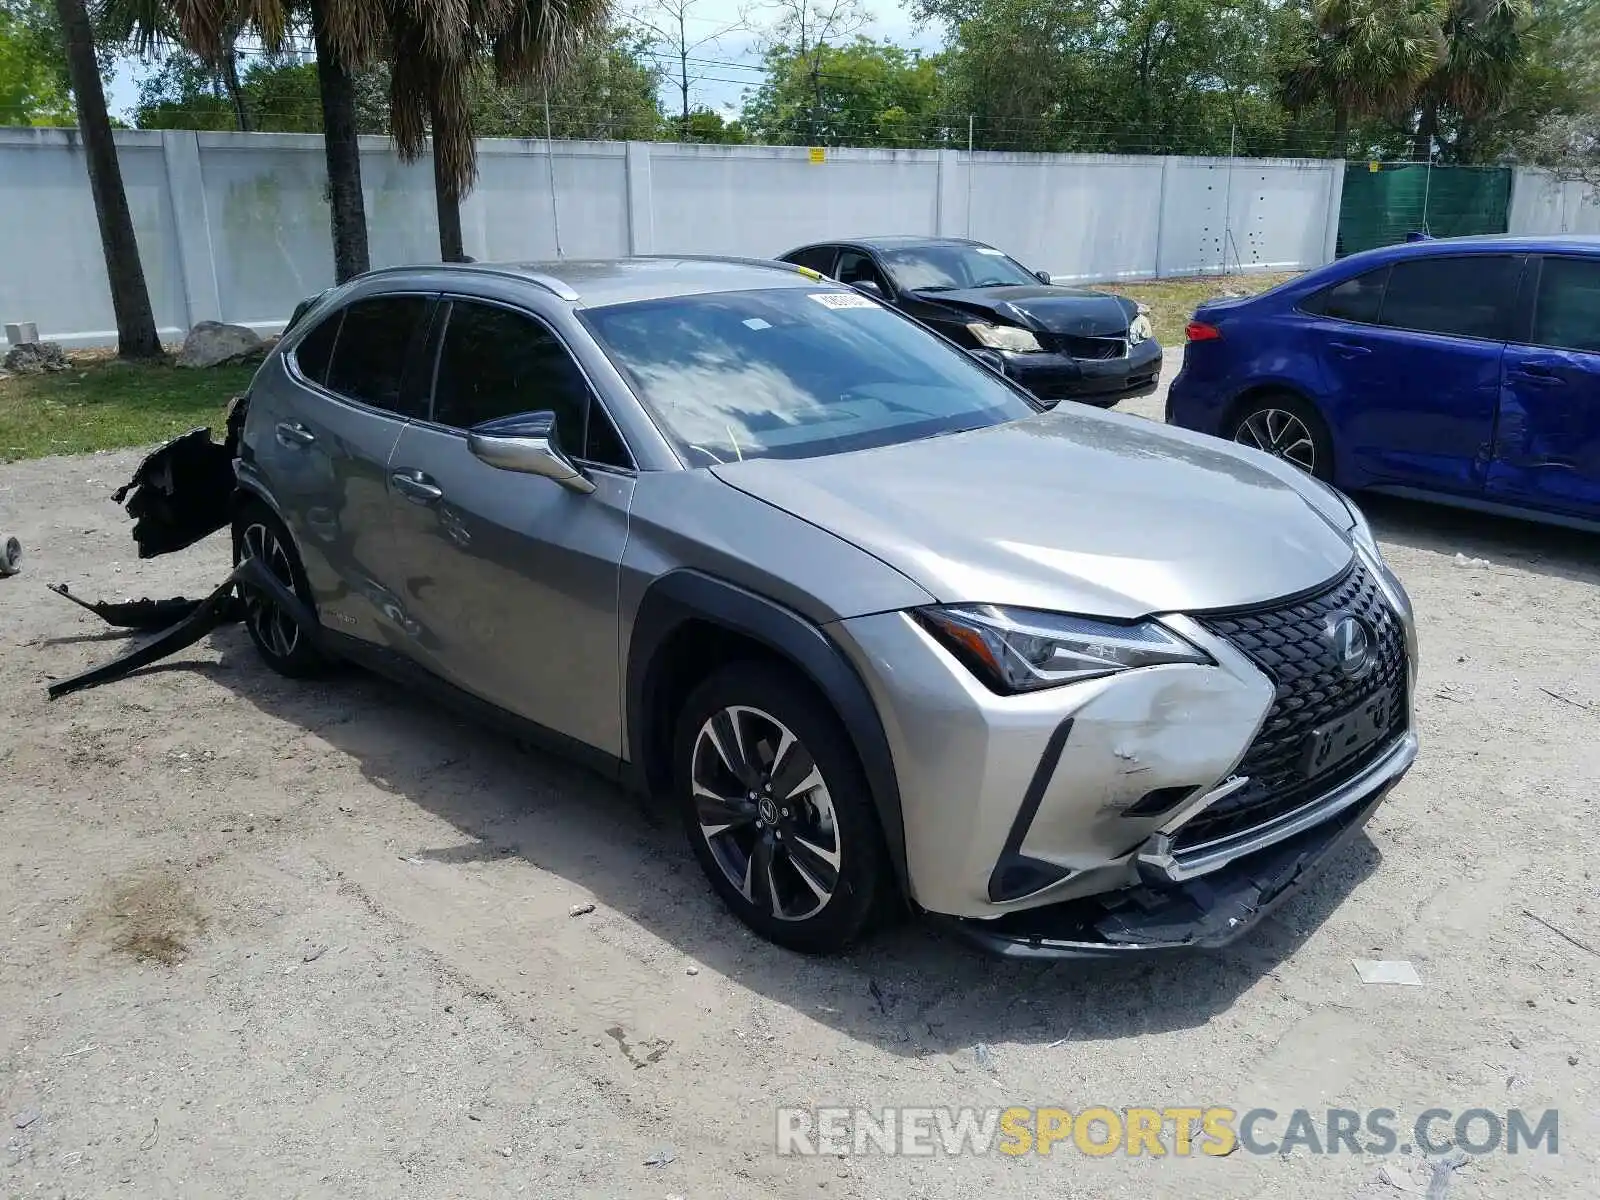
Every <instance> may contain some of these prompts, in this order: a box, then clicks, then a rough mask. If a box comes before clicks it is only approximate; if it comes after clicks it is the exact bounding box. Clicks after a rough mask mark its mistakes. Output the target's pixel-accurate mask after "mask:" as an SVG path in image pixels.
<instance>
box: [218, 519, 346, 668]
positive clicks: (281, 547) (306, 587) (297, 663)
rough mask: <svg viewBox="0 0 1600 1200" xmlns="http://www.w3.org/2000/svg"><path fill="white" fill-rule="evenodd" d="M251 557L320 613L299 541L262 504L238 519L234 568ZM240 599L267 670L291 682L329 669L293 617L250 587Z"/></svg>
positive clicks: (245, 621) (242, 590)
mask: <svg viewBox="0 0 1600 1200" xmlns="http://www.w3.org/2000/svg"><path fill="white" fill-rule="evenodd" d="M247 558H256V559H260V560H261V562H262V563H263V564H265V566H266V568H267V570H268V571H270V572H272V574H273V576H274V577H275V578H276V579H277V580H278V582H279V583H281V584H283V586H284V587H286V588H288V589H289V590H290V591H291V592H293V593H294V594H295V595H296V596H298V597H299V598H300V603H301V604H303V605H305V607H306V608H307V609H308V610H309V611H313V612H314V611H315V609H314V607H313V605H312V600H311V585H310V584H309V583H308V582H307V581H306V573H305V568H304V567H302V566H301V565H300V552H299V551H298V550H296V549H295V545H294V540H293V539H292V538H291V537H290V536H289V531H288V529H287V528H285V526H284V524H283V522H282V521H280V520H279V519H278V517H277V514H275V513H274V512H273V511H272V510H271V509H270V508H268V507H267V506H266V505H265V504H262V503H261V502H260V501H259V500H251V501H248V502H247V503H246V504H245V506H244V507H243V508H242V509H241V510H240V512H239V514H238V515H237V516H236V517H235V518H234V520H233V562H234V565H235V566H238V565H239V564H240V563H241V562H243V561H244V560H245V559H247ZM240 599H241V600H242V601H243V603H244V625H245V629H246V630H247V631H248V632H249V634H250V640H251V641H252V642H254V643H255V645H256V650H257V652H259V653H260V655H261V657H262V659H263V661H265V662H266V664H267V666H269V667H271V668H272V669H273V670H274V671H276V672H278V674H280V675H286V676H288V677H289V678H290V679H309V678H311V677H313V676H316V675H320V674H321V673H322V672H323V671H325V670H326V669H327V666H328V660H327V659H326V658H324V657H323V656H322V654H321V652H320V651H318V650H317V648H316V647H315V646H314V645H312V642H311V638H310V637H309V636H308V635H307V632H306V631H305V630H303V629H301V628H300V626H299V625H298V624H296V623H295V621H294V619H293V618H292V617H290V616H289V614H288V613H286V612H284V611H283V610H282V609H281V608H279V607H278V606H277V605H276V604H274V603H273V602H272V601H271V600H268V599H266V598H265V597H263V596H261V595H259V594H257V593H255V592H254V591H253V590H252V589H249V588H240Z"/></svg>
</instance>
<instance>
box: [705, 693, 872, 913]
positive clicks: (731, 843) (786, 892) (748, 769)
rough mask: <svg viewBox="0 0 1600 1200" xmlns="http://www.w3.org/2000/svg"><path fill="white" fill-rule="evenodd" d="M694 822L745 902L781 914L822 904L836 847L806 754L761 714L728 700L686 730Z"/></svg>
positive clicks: (832, 817)
mask: <svg viewBox="0 0 1600 1200" xmlns="http://www.w3.org/2000/svg"><path fill="white" fill-rule="evenodd" d="M690 781H691V786H692V788H693V791H694V805H695V816H696V821H697V823H698V824H699V828H700V835H701V836H702V837H703V838H705V839H706V844H707V845H708V846H709V847H710V848H711V856H712V858H713V859H715V861H716V864H717V866H718V867H719V868H720V869H721V870H722V873H723V874H724V875H726V876H727V878H728V881H729V882H730V883H732V884H733V886H734V887H735V888H737V889H738V890H739V892H740V894H741V895H743V896H744V898H745V899H746V900H748V901H749V902H750V903H751V904H753V905H755V907H756V908H757V909H759V910H761V911H762V912H766V913H770V914H771V915H772V916H774V917H776V918H778V919H779V920H783V921H803V920H805V919H806V918H808V917H812V916H815V915H816V914H817V913H819V912H821V911H822V909H823V908H824V907H826V906H827V903H828V901H829V900H831V899H832V898H833V894H834V891H835V890H836V889H837V888H838V886H839V863H840V857H841V853H842V850H843V846H842V845H841V842H840V835H839V822H838V820H837V816H836V813H835V811H834V806H833V798H832V796H831V795H830V794H829V792H828V785H827V783H826V782H825V781H824V780H823V778H822V772H821V771H820V770H819V769H818V767H817V764H816V760H815V759H814V758H812V756H811V753H810V751H809V750H807V749H806V747H805V746H804V745H803V744H802V743H801V741H800V739H799V738H798V737H796V736H795V734H794V732H793V731H792V730H790V729H789V727H788V726H786V725H785V724H784V723H783V722H782V721H780V720H778V719H777V718H776V717H774V716H773V715H772V714H771V713H768V712H763V711H762V710H761V709H759V708H751V707H748V706H745V705H733V706H729V707H727V708H723V709H721V710H720V711H718V712H716V713H714V714H712V716H711V717H710V719H709V720H707V721H706V722H705V724H704V725H702V726H701V727H700V732H699V734H698V735H697V736H696V738H695V745H694V757H693V761H692V765H691V773H690Z"/></svg>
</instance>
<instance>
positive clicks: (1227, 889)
mask: <svg viewBox="0 0 1600 1200" xmlns="http://www.w3.org/2000/svg"><path fill="white" fill-rule="evenodd" d="M1391 786H1393V785H1392V784H1390V785H1387V786H1385V787H1383V788H1381V789H1380V790H1378V791H1377V792H1375V793H1374V794H1373V795H1372V796H1370V797H1369V798H1368V799H1367V800H1366V802H1365V803H1362V804H1360V805H1358V806H1353V807H1351V808H1350V809H1347V810H1346V811H1345V812H1344V813H1342V814H1340V815H1339V816H1337V817H1334V818H1333V819H1331V820H1329V821H1325V822H1323V823H1322V824H1320V825H1316V826H1313V827H1312V828H1310V829H1308V830H1306V831H1305V832H1304V833H1302V834H1300V835H1298V836H1296V837H1293V838H1289V839H1287V840H1285V841H1282V842H1279V843H1278V844H1277V845H1275V846H1272V847H1271V848H1269V849H1267V850H1263V851H1260V852H1259V853H1256V854H1252V855H1249V856H1248V857H1245V858H1240V859H1237V860H1235V861H1234V862H1232V863H1229V864H1228V865H1227V866H1226V867H1223V868H1221V869H1220V870H1217V871H1213V872H1211V873H1210V874H1207V875H1203V876H1200V877H1198V878H1195V879H1190V880H1186V881H1185V882H1183V883H1180V884H1176V885H1173V886H1171V887H1162V888H1157V887H1153V886H1140V887H1134V888H1127V889H1124V890H1122V891H1116V892H1108V893H1105V894H1103V895H1099V896H1087V897H1084V898H1082V899H1078V900H1068V901H1065V902H1063V903H1061V904H1049V905H1044V906H1043V907H1040V908H1031V909H1025V910H1022V911H1020V912H1013V913H1007V914H1006V915H1005V916H1003V917H998V918H995V919H993V920H978V919H973V918H962V917H947V916H937V915H935V916H934V918H933V919H934V920H935V922H936V923H937V924H939V925H940V926H942V927H944V928H945V929H947V930H949V931H950V932H951V933H953V934H954V935H955V936H957V937H958V938H960V939H961V940H963V941H966V942H968V943H970V944H972V945H973V946H975V947H976V948H978V949H980V950H982V951H984V952H986V953H989V954H993V955H997V956H999V957H1003V958H1035V959H1050V958H1125V957H1127V956H1129V955H1130V954H1131V955H1135V956H1137V955H1141V954H1148V953H1155V952H1160V951H1172V950H1184V949H1216V948H1218V947H1220V946H1225V945H1227V944H1228V943H1230V942H1232V941H1234V940H1236V939H1237V938H1239V937H1242V936H1243V935H1244V934H1245V933H1246V932H1248V931H1249V930H1250V929H1251V928H1252V927H1254V926H1255V925H1256V924H1258V923H1259V922H1260V921H1261V920H1262V918H1264V917H1265V916H1266V915H1267V914H1268V913H1269V912H1271V911H1272V910H1273V909H1274V908H1276V907H1277V906H1278V905H1280V904H1282V903H1284V902H1285V901H1287V900H1288V899H1289V898H1290V897H1291V896H1293V895H1294V894H1295V893H1296V892H1298V891H1299V890H1300V889H1301V888H1302V887H1304V886H1305V884H1306V883H1307V882H1308V881H1309V880H1310V879H1312V878H1313V877H1314V876H1315V875H1316V874H1317V872H1318V871H1319V870H1321V869H1322V868H1323V867H1324V866H1325V865H1326V864H1327V863H1328V861H1329V860H1330V859H1332V858H1334V857H1335V856H1337V855H1338V853H1339V852H1340V851H1341V850H1343V849H1344V848H1345V846H1347V845H1348V844H1349V843H1350V842H1351V841H1353V840H1354V839H1355V838H1356V836H1357V835H1358V834H1359V833H1360V832H1361V829H1362V827H1363V826H1364V825H1366V823H1367V821H1368V819H1370V818H1371V816H1372V814H1373V812H1374V811H1376V810H1377V807H1378V805H1379V804H1381V803H1382V802H1383V798H1384V796H1385V795H1387V794H1388V791H1389V787H1391Z"/></svg>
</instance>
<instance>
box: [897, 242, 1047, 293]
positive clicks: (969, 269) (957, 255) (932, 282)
mask: <svg viewBox="0 0 1600 1200" xmlns="http://www.w3.org/2000/svg"><path fill="white" fill-rule="evenodd" d="M882 258H883V261H884V264H885V265H886V266H887V267H888V268H889V274H890V276H891V277H892V278H893V279H894V282H895V286H896V287H898V288H899V289H900V290H901V291H910V292H948V291H953V290H955V289H957V288H986V287H1014V286H1016V285H1017V284H1019V283H1020V284H1035V285H1037V284H1038V282H1039V280H1038V279H1037V278H1035V277H1034V276H1033V275H1032V274H1031V273H1030V272H1029V271H1028V269H1027V268H1026V267H1024V266H1023V265H1022V264H1021V263H1019V262H1016V261H1014V260H1013V259H1010V258H1007V257H1006V256H1005V255H1004V254H1002V253H1001V252H1000V251H998V250H996V249H995V248H994V247H992V246H968V245H961V244H959V243H953V242H950V243H944V244H933V245H927V246H906V247H904V248H902V249H898V250H885V251H883V253H882Z"/></svg>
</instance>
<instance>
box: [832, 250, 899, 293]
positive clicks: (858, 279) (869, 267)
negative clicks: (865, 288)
mask: <svg viewBox="0 0 1600 1200" xmlns="http://www.w3.org/2000/svg"><path fill="white" fill-rule="evenodd" d="M837 278H838V280H839V282H840V283H875V284H877V285H878V288H879V289H880V290H881V291H884V292H887V291H888V290H889V287H888V284H886V283H885V282H884V278H883V273H882V272H881V271H879V270H878V267H877V264H876V263H874V262H873V261H872V258H871V257H870V256H869V255H866V254H863V253H861V251H859V250H846V251H844V252H843V253H841V254H840V255H839V274H838V276H837Z"/></svg>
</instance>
